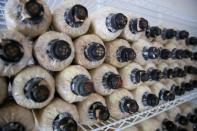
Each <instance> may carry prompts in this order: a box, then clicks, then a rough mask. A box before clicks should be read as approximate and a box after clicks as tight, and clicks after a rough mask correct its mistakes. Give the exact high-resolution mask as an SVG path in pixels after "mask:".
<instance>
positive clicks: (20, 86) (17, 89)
mask: <svg viewBox="0 0 197 131" xmlns="http://www.w3.org/2000/svg"><path fill="white" fill-rule="evenodd" d="M24 90H25V91H24ZM28 92H32V93H33V96H32V95H30V96H29V95H27V93H28ZM40 93H43V95H46V98H44V99H43V96H42V94H40ZM45 93H48V94H45ZM54 93H55V81H54V79H53V77H52V76H51V75H50V74H49V73H48V72H47V71H46V70H44V69H43V68H41V67H39V66H31V67H27V68H26V69H24V70H23V71H21V72H20V73H19V74H18V75H16V77H15V78H14V81H13V85H12V95H13V97H14V100H15V101H16V103H17V104H19V105H21V106H23V107H26V108H29V109H37V108H43V107H44V106H46V105H48V104H49V103H50V101H51V100H52V99H53V97H54ZM28 97H29V98H28ZM38 98H40V99H41V100H39V99H38ZM37 99H38V100H37Z"/></svg>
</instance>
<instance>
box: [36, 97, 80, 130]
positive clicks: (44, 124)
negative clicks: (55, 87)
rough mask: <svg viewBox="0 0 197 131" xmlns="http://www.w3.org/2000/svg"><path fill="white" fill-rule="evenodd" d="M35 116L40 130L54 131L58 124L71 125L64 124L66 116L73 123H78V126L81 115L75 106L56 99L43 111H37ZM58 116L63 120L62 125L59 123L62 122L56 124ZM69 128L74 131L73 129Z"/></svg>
mask: <svg viewBox="0 0 197 131" xmlns="http://www.w3.org/2000/svg"><path fill="white" fill-rule="evenodd" d="M34 114H35V117H36V120H37V122H38V129H39V130H42V131H54V129H55V128H56V126H55V125H56V124H58V125H61V124H65V125H66V124H67V125H69V123H63V120H64V118H65V117H66V116H68V117H70V118H71V119H72V122H73V123H75V122H76V124H77V123H78V121H79V115H78V111H77V108H76V107H75V105H73V104H69V103H67V102H65V101H63V100H61V99H60V98H55V99H54V100H53V101H52V102H51V103H50V104H49V105H47V106H46V107H44V108H43V109H41V110H35V111H34ZM58 116H59V120H60V121H61V120H62V123H59V122H60V121H59V122H58V121H57V123H55V120H56V119H57V118H58ZM61 116H62V117H61ZM73 120H74V121H73ZM67 122H68V121H67ZM70 125H71V124H70ZM65 127H66V126H63V128H65ZM60 128H61V127H60ZM67 128H69V129H73V128H72V127H67ZM55 130H58V129H55Z"/></svg>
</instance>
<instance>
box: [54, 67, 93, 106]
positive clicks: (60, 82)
mask: <svg viewBox="0 0 197 131" xmlns="http://www.w3.org/2000/svg"><path fill="white" fill-rule="evenodd" d="M77 76H84V77H86V78H87V79H89V80H91V76H90V74H89V72H88V71H87V70H86V69H85V68H84V67H83V66H80V65H71V66H69V67H67V68H65V69H64V70H63V71H61V72H60V73H59V74H58V75H57V76H56V90H57V92H58V94H59V95H60V96H61V98H62V99H64V100H65V101H67V102H68V103H73V102H79V101H83V100H84V99H86V98H87V96H82V95H78V94H75V93H74V92H73V91H72V89H71V88H72V86H74V85H73V83H72V82H73V80H74V78H76V77H77ZM74 84H75V83H74ZM90 88H91V86H90Z"/></svg>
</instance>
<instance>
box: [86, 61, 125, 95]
mask: <svg viewBox="0 0 197 131" xmlns="http://www.w3.org/2000/svg"><path fill="white" fill-rule="evenodd" d="M90 74H91V76H92V80H93V82H94V88H95V91H96V92H97V93H99V94H101V95H103V96H106V95H109V94H111V93H112V92H113V91H114V90H116V89H112V88H109V87H108V85H105V84H104V83H103V78H104V76H107V75H106V74H116V75H119V73H118V71H117V69H116V68H115V67H113V66H111V65H109V64H102V65H101V66H99V67H98V68H96V69H93V70H91V71H90ZM121 81H122V80H121ZM116 82H117V85H118V84H122V83H118V82H119V81H116ZM121 87H122V85H121ZM118 88H119V87H118Z"/></svg>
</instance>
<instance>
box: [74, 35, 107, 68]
mask: <svg viewBox="0 0 197 131" xmlns="http://www.w3.org/2000/svg"><path fill="white" fill-rule="evenodd" d="M94 45H95V48H93V47H94ZM74 46H75V63H77V64H79V65H82V66H84V67H85V68H86V69H93V68H96V67H99V66H100V65H101V64H102V63H103V62H104V60H105V57H106V48H105V45H104V43H103V41H102V40H101V39H100V38H99V37H98V36H96V35H94V34H90V35H84V36H81V37H79V38H78V39H76V40H75V41H74ZM91 46H92V47H91ZM91 48H92V49H91Z"/></svg>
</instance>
